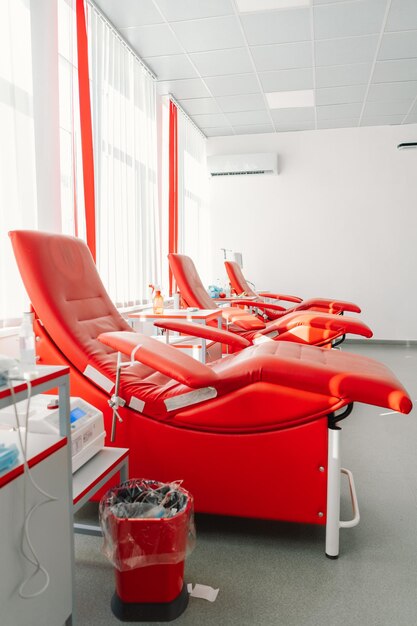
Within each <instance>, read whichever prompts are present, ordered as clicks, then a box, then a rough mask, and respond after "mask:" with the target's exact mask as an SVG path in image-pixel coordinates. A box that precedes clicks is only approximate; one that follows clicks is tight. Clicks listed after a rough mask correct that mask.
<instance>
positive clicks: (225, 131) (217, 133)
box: [201, 126, 234, 137]
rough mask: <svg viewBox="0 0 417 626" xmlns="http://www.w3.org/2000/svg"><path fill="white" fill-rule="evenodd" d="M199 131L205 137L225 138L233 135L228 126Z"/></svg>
mask: <svg viewBox="0 0 417 626" xmlns="http://www.w3.org/2000/svg"><path fill="white" fill-rule="evenodd" d="M201 130H202V131H203V133H204V134H205V136H206V137H225V136H226V135H234V132H233V130H232V129H231V128H230V126H223V127H221V128H202V129H201Z"/></svg>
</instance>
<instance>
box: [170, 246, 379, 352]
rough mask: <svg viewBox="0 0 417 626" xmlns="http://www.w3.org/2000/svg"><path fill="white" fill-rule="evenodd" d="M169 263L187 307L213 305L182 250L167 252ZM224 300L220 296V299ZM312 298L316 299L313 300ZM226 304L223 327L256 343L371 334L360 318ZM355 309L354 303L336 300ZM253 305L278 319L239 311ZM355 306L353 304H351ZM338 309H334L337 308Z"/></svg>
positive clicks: (325, 342) (318, 342) (322, 341)
mask: <svg viewBox="0 0 417 626" xmlns="http://www.w3.org/2000/svg"><path fill="white" fill-rule="evenodd" d="M168 259H169V264H170V267H171V270H172V273H173V275H174V277H175V281H176V283H177V286H178V288H179V291H180V294H181V298H182V299H183V301H184V302H185V303H186V305H187V306H188V307H198V308H199V309H213V308H215V307H216V306H217V305H216V300H214V299H213V298H210V296H209V295H208V293H207V291H206V290H205V288H204V285H203V283H202V282H201V279H200V276H199V275H198V272H197V269H196V267H195V265H194V262H193V261H192V259H190V257H188V256H186V255H184V254H174V253H170V254H169V255H168ZM255 295H256V294H255ZM222 302H224V300H222ZM315 302H318V300H316V301H315ZM228 304H231V305H232V306H230V307H227V308H222V318H223V321H225V322H226V325H227V329H228V330H229V331H231V332H234V333H239V334H240V335H241V336H243V337H245V338H246V339H248V340H249V341H250V342H251V343H260V342H263V341H267V340H268V339H272V340H274V341H293V342H296V343H302V344H309V345H315V346H328V347H331V345H332V343H334V342H335V341H336V340H339V339H342V338H344V337H345V335H346V334H347V333H353V334H356V335H362V336H363V337H372V331H371V330H370V328H368V326H366V325H365V324H364V323H363V322H362V321H361V320H359V319H354V318H350V317H343V316H341V315H335V314H330V313H323V312H321V311H307V310H302V311H293V312H291V311H290V312H287V311H286V309H284V308H283V307H282V306H279V305H276V304H268V303H265V302H260V301H259V300H256V302H254V301H253V300H250V299H249V300H245V299H241V298H239V299H237V298H230V299H229V300H228ZM339 304H340V306H342V304H344V305H346V306H351V307H352V309H353V310H355V311H356V310H359V309H358V308H357V307H356V305H350V304H349V303H339ZM244 305H246V306H248V307H256V308H257V309H263V310H266V311H267V312H269V311H271V310H273V311H275V313H279V315H280V317H279V319H276V320H274V321H265V320H261V319H259V317H257V316H256V315H250V314H249V313H248V311H247V310H246V311H243V310H242V308H241V307H242V306H244ZM354 307H356V308H354ZM340 311H341V309H338V311H337V312H340Z"/></svg>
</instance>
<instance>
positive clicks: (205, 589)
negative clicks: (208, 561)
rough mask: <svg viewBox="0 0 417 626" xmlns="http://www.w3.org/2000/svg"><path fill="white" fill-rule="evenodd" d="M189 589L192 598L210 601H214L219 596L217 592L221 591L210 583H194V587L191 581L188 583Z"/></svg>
mask: <svg viewBox="0 0 417 626" xmlns="http://www.w3.org/2000/svg"><path fill="white" fill-rule="evenodd" d="M187 591H188V593H189V594H190V596H191V597H192V598H202V599H203V600H208V601H209V602H214V601H215V599H216V598H217V594H218V593H219V590H218V589H213V587H210V586H209V585H199V584H197V585H194V589H193V586H192V584H191V583H188V585H187Z"/></svg>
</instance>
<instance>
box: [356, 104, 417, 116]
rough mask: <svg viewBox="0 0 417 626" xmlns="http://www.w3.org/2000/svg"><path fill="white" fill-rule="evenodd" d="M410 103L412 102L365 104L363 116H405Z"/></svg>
mask: <svg viewBox="0 0 417 626" xmlns="http://www.w3.org/2000/svg"><path fill="white" fill-rule="evenodd" d="M412 102H413V101H412V100H392V101H391V102H367V103H366V105H365V109H364V111H363V114H364V117H374V116H376V115H405V114H406V113H408V111H409V109H410V106H411V104H412Z"/></svg>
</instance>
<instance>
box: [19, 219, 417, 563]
mask: <svg viewBox="0 0 417 626" xmlns="http://www.w3.org/2000/svg"><path fill="white" fill-rule="evenodd" d="M10 236H11V239H12V243H13V248H14V252H15V255H16V259H17V263H18V266H19V269H20V272H21V275H22V278H23V282H24V284H25V287H26V289H27V291H28V294H29V297H30V299H31V301H32V305H33V308H34V310H35V313H36V318H37V319H36V334H37V336H38V341H37V349H38V354H39V357H40V362H41V363H56V364H61V363H65V364H67V365H69V367H70V370H71V377H70V378H71V393H72V394H73V395H77V396H81V397H83V398H85V399H86V400H87V401H88V402H91V403H92V404H94V405H96V406H97V407H98V408H100V409H101V410H103V412H104V415H105V426H106V431H107V433H110V431H111V424H112V420H113V419H114V416H113V414H112V408H111V407H110V406H109V401H110V404H111V405H112V406H117V407H118V410H119V413H120V416H121V418H122V419H123V423H122V424H119V425H118V430H117V432H116V436H115V441H114V443H115V445H118V446H127V447H129V448H130V459H131V473H132V476H136V477H145V478H152V479H154V480H160V481H163V482H166V481H171V480H174V479H183V481H184V487H185V488H186V489H188V490H189V491H190V492H191V493H192V494H193V495H194V499H195V508H196V510H197V511H201V512H205V513H215V514H221V515H235V516H242V517H254V518H264V519H273V520H285V521H292V522H302V523H311V524H319V525H323V526H325V527H326V554H327V555H328V556H329V557H332V558H336V557H337V556H338V554H339V528H340V527H341V525H343V524H344V522H340V520H339V507H340V476H341V471H343V472H346V470H343V469H341V461H340V454H339V450H340V446H339V440H340V437H341V433H342V431H341V429H340V427H339V424H340V421H341V420H342V419H343V418H344V417H346V416H347V415H348V414H349V412H350V411H351V409H352V405H353V403H354V402H363V403H367V404H373V405H377V406H381V407H387V408H389V409H392V410H394V411H398V412H400V413H408V412H409V411H410V410H411V406H412V405H411V401H410V398H409V396H408V395H407V392H406V391H405V389H404V388H403V387H402V385H401V384H400V382H399V381H398V380H397V379H396V377H395V376H394V375H393V374H392V372H391V371H390V370H389V369H388V368H387V367H386V366H385V365H383V364H381V363H378V362H376V361H374V360H372V359H368V358H365V357H361V356H356V355H353V354H346V353H342V352H340V351H337V350H326V349H322V348H318V347H315V346H308V345H300V344H297V343H293V342H284V341H282V342H275V341H268V342H265V343H261V344H259V345H252V346H248V347H246V348H243V349H241V350H240V351H239V352H237V353H234V354H229V355H227V356H225V357H224V358H222V359H219V360H218V361H215V362H213V363H211V364H210V365H205V364H203V363H200V362H199V361H196V360H194V359H192V358H191V357H189V356H187V355H185V354H183V353H180V352H179V351H178V350H176V349H175V348H173V347H172V346H169V345H166V344H162V343H160V342H158V341H156V340H154V339H152V338H151V337H147V336H145V335H141V334H139V333H133V332H131V329H130V327H129V326H128V324H127V323H126V322H125V320H124V319H123V318H122V317H121V316H120V314H119V313H118V311H117V310H116V308H115V306H114V305H113V303H112V302H111V300H110V298H109V296H108V294H107V293H106V290H105V288H104V286H103V284H102V282H101V280H100V277H99V275H98V273H97V270H96V267H95V264H94V262H93V259H92V257H91V254H90V252H89V250H88V248H87V246H86V245H85V244H84V243H83V242H82V241H80V240H78V239H76V238H73V237H67V236H63V235H55V234H47V233H41V232H34V231H13V232H12V233H10ZM160 323H161V324H162V323H163V322H162V321H161V322H160ZM185 325H187V324H186V323H185ZM208 330H210V331H211V333H212V334H213V335H212V336H213V337H215V338H219V336H218V335H217V333H222V331H219V330H218V329H216V328H209V329H208ZM223 335H225V336H226V339H227V340H229V341H234V342H237V343H240V345H247V343H248V341H247V340H245V339H244V338H241V337H238V336H236V337H235V336H233V337H232V338H230V336H229V335H230V334H228V333H224V332H223V333H222V334H221V338H222V339H225V337H224V336H223ZM118 352H120V353H122V354H123V355H126V356H123V357H122V362H121V363H120V367H118V365H117V363H118ZM117 372H119V374H120V377H119V382H120V384H118V386H117V389H115V382H116V374H117ZM395 419H398V417H397V416H396V417H395ZM347 475H348V478H349V481H350V486H351V491H352V494H353V496H352V500H353V508H354V516H353V520H351V521H350V522H348V523H347V525H354V524H355V523H357V521H358V520H359V512H358V509H357V503H356V497H355V489H354V484H353V479H352V475H351V474H350V472H347ZM271 484H273V485H274V497H272V498H271ZM248 494H256V497H253V498H252V497H249V498H248Z"/></svg>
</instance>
